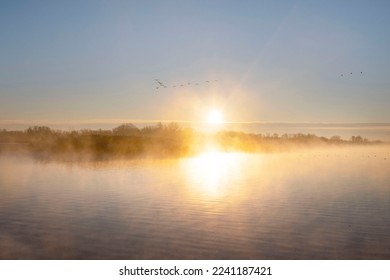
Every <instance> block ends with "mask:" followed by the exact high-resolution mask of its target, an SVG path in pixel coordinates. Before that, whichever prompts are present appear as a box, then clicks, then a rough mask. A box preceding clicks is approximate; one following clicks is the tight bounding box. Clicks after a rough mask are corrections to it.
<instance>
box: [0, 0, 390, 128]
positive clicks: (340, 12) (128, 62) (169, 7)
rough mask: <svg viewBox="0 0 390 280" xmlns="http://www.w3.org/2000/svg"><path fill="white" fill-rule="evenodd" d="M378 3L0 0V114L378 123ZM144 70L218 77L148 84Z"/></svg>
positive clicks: (383, 44)
mask: <svg viewBox="0 0 390 280" xmlns="http://www.w3.org/2000/svg"><path fill="white" fill-rule="evenodd" d="M389 11H390V2H389V1H260V0H259V1H2V2H0V40H1V44H0V121H2V122H3V123H5V122H7V121H11V120H12V121H17V120H20V121H37V122H38V121H48V120H50V121H52V122H56V121H61V122H67V121H69V122H79V121H85V120H93V121H96V122H99V121H102V122H104V121H107V120H108V121H109V120H186V121H200V120H203V119H204V116H205V115H206V114H207V112H208V111H209V110H211V109H212V108H217V109H218V110H221V111H222V112H223V114H224V118H225V120H228V121H238V122H240V121H305V122H390V110H389V109H388V108H390V106H389V105H390V28H389V27H390V17H389V16H388V12H389ZM350 72H352V73H353V74H352V75H351V74H350ZM360 72H363V74H360ZM342 73H343V74H344V76H343V77H341V74H342ZM155 78H158V79H160V80H161V81H163V82H164V83H166V84H167V85H173V84H180V83H187V82H191V83H195V82H204V81H205V80H214V79H218V80H219V82H218V83H214V84H210V85H208V84H205V83H203V84H202V86H198V87H195V86H187V87H183V88H180V89H177V88H167V89H159V90H156V89H155V87H156V83H155V82H154V79H155Z"/></svg>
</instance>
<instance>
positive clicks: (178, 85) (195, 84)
mask: <svg viewBox="0 0 390 280" xmlns="http://www.w3.org/2000/svg"><path fill="white" fill-rule="evenodd" d="M349 74H350V75H352V74H353V72H350V73H349ZM362 74H363V72H360V75H362ZM344 75H345V74H344V73H341V74H340V76H341V77H344ZM154 81H155V82H156V83H157V86H156V90H158V89H160V88H176V87H188V86H191V85H193V86H199V85H201V84H210V83H218V80H207V81H204V82H198V83H184V84H177V85H171V86H168V85H166V84H164V83H163V82H161V81H160V80H159V79H154Z"/></svg>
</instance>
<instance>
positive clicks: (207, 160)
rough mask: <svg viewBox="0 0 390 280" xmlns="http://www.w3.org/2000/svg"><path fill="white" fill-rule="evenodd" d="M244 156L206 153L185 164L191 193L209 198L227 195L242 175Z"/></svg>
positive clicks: (211, 151)
mask: <svg viewBox="0 0 390 280" xmlns="http://www.w3.org/2000/svg"><path fill="white" fill-rule="evenodd" d="M242 159H243V157H242V154H240V153H225V152H220V151H217V150H210V151H207V152H204V153H202V154H200V155H198V156H197V157H194V158H191V159H188V160H186V161H185V162H184V169H185V173H186V177H187V178H188V180H189V184H190V185H191V189H192V190H191V191H193V192H194V193H198V194H201V195H203V196H207V197H213V198H215V197H220V196H223V195H226V194H227V192H228V191H229V190H228V188H230V187H231V186H232V185H234V184H232V181H233V180H235V179H237V178H238V177H239V174H240V169H241V162H242Z"/></svg>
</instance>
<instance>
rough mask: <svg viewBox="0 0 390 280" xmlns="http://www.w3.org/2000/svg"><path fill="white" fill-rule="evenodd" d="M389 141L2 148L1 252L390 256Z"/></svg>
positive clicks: (1, 255) (10, 255) (40, 255)
mask: <svg viewBox="0 0 390 280" xmlns="http://www.w3.org/2000/svg"><path fill="white" fill-rule="evenodd" d="M389 244H390V148H389V146H384V145H383V146H367V147H345V148H337V149H336V148H332V149H331V148H329V149H322V150H318V149H308V150H297V151H295V152H289V153H270V154H246V153H223V152H219V151H215V150H209V151H205V152H204V153H202V154H199V155H197V156H195V157H189V158H180V159H147V158H145V159H132V160H101V161H96V160H95V161H94V160H88V159H85V160H82V161H71V160H69V161H65V160H54V159H51V160H49V159H37V158H33V157H29V156H23V155H5V154H3V155H0V259H390V246H389Z"/></svg>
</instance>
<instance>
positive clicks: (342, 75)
mask: <svg viewBox="0 0 390 280" xmlns="http://www.w3.org/2000/svg"><path fill="white" fill-rule="evenodd" d="M349 74H350V75H352V72H351V73H349ZM360 74H363V72H360ZM340 76H341V77H344V73H343V74H340Z"/></svg>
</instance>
